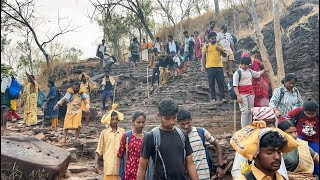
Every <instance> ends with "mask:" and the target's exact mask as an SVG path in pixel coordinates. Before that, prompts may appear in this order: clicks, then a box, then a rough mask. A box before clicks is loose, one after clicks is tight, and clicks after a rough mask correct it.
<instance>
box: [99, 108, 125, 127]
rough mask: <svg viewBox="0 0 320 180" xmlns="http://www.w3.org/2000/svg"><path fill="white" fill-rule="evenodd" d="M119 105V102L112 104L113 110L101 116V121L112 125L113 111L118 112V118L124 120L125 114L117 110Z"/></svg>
mask: <svg viewBox="0 0 320 180" xmlns="http://www.w3.org/2000/svg"><path fill="white" fill-rule="evenodd" d="M117 107H118V104H112V107H111V110H110V111H109V112H108V113H107V114H105V115H104V116H103V117H102V118H101V123H102V124H108V125H110V122H111V114H112V112H115V113H117V115H118V119H119V120H120V121H122V120H124V114H123V113H121V112H119V111H117V110H115V109H116V108H117Z"/></svg>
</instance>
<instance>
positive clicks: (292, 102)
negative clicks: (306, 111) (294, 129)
mask: <svg viewBox="0 0 320 180" xmlns="http://www.w3.org/2000/svg"><path fill="white" fill-rule="evenodd" d="M282 88H283V91H284V95H283V97H282V98H281V99H280V94H281V89H282ZM302 104H303V100H302V97H301V95H300V93H299V91H298V89H297V88H296V87H294V88H293V89H292V91H288V90H287V88H285V87H284V85H282V87H280V88H276V89H275V90H274V92H273V95H272V97H271V99H270V103H269V106H270V107H271V108H277V109H278V110H279V111H280V112H281V115H282V116H283V117H284V116H286V115H287V114H288V112H289V111H291V110H292V109H294V108H296V107H300V106H302Z"/></svg>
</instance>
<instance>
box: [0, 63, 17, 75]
mask: <svg viewBox="0 0 320 180" xmlns="http://www.w3.org/2000/svg"><path fill="white" fill-rule="evenodd" d="M8 76H17V73H16V72H15V71H14V70H13V68H12V67H11V66H9V65H6V64H2V63H1V78H2V77H8Z"/></svg>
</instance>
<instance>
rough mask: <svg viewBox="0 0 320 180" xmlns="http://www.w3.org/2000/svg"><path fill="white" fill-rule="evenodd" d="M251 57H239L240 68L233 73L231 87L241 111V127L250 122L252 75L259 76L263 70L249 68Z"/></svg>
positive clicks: (252, 92) (252, 100)
mask: <svg viewBox="0 0 320 180" xmlns="http://www.w3.org/2000/svg"><path fill="white" fill-rule="evenodd" d="M250 64H251V58H250V57H248V56H245V57H242V58H241V59H240V68H239V69H238V70H237V71H236V72H235V73H234V74H233V87H234V92H235V93H236V95H237V102H238V103H239V107H240V111H241V127H242V128H243V127H246V126H247V125H250V124H251V121H252V113H251V109H252V108H253V103H254V91H253V86H252V77H254V78H259V77H260V75H261V74H263V73H264V72H265V69H264V70H262V71H259V72H256V71H253V70H251V69H249V65H250Z"/></svg>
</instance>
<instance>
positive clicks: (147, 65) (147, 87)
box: [147, 65, 150, 98]
mask: <svg viewBox="0 0 320 180" xmlns="http://www.w3.org/2000/svg"><path fill="white" fill-rule="evenodd" d="M147 95H148V98H149V97H150V93H149V65H147Z"/></svg>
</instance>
